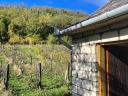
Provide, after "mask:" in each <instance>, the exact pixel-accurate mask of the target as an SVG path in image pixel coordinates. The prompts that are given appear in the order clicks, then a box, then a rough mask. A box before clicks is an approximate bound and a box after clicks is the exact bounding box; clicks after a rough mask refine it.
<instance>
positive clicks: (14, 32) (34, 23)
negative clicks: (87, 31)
mask: <svg viewBox="0 0 128 96" xmlns="http://www.w3.org/2000/svg"><path fill="white" fill-rule="evenodd" d="M85 17H86V15H85V14H83V13H81V12H73V11H68V10H64V9H53V8H45V7H44V8H37V7H34V8H25V7H19V6H14V7H1V8H0V34H1V35H0V41H1V42H4V41H5V42H8V41H9V43H11V44H12V43H23V42H24V39H25V43H26V42H27V43H33V42H36V43H38V42H40V41H42V40H43V41H47V38H50V37H49V34H52V33H53V26H55V27H58V28H59V29H62V28H64V27H66V26H69V25H71V24H73V23H75V22H78V21H79V20H82V19H83V18H85ZM33 36H36V37H38V38H36V40H35V38H33ZM13 38H14V40H13ZM51 38H53V37H52V35H51ZM10 39H11V40H10ZM20 39H21V40H20ZM30 39H31V40H30ZM33 39H34V40H33ZM15 40H16V41H15ZM48 40H49V39H48ZM51 43H52V42H51ZM53 43H55V42H53Z"/></svg>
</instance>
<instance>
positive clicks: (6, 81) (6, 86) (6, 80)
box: [5, 64, 10, 90]
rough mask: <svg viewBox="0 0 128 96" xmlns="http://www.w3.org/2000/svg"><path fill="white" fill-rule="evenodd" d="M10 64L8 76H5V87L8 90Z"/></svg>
mask: <svg viewBox="0 0 128 96" xmlns="http://www.w3.org/2000/svg"><path fill="white" fill-rule="evenodd" d="M9 71H10V70H9V64H8V65H7V71H6V78H5V88H6V90H8V85H9V84H8V83H9Z"/></svg>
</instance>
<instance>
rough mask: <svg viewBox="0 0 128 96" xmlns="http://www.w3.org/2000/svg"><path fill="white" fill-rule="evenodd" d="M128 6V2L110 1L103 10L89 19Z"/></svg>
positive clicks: (124, 0) (120, 0)
mask: <svg viewBox="0 0 128 96" xmlns="http://www.w3.org/2000/svg"><path fill="white" fill-rule="evenodd" d="M125 4H128V0H110V1H109V2H108V3H107V4H105V5H104V6H103V7H102V8H100V9H99V10H97V11H96V12H94V13H93V14H92V15H91V16H89V18H92V17H95V16H98V15H101V14H103V13H105V12H109V11H111V10H113V9H115V8H118V7H120V6H123V5H125Z"/></svg>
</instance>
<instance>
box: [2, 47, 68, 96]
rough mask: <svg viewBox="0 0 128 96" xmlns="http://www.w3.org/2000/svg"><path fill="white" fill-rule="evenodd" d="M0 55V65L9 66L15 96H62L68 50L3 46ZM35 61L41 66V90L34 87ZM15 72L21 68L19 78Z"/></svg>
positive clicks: (35, 80) (10, 83)
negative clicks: (0, 63)
mask: <svg viewBox="0 0 128 96" xmlns="http://www.w3.org/2000/svg"><path fill="white" fill-rule="evenodd" d="M0 54H1V57H0V61H1V62H2V65H5V64H8V63H9V64H10V65H11V74H10V81H9V88H10V92H11V93H12V94H13V95H14V96H63V94H64V93H65V92H67V91H68V89H67V86H66V84H65V80H64V75H65V70H66V68H67V64H68V62H69V50H68V49H66V48H65V47H63V46H61V45H18V46H15V47H14V46H10V45H5V46H3V47H1V52H0ZM13 59H14V60H13ZM38 62H41V63H42V73H43V74H42V85H43V89H42V90H40V89H38V88H37V87H36V82H37V79H36V75H35V74H36V71H35V68H36V66H37V65H36V64H37V63H38ZM14 65H16V66H18V67H17V70H14ZM35 65H36V66H35ZM18 69H23V73H22V74H20V75H19V74H18Z"/></svg>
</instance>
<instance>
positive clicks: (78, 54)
mask: <svg viewBox="0 0 128 96" xmlns="http://www.w3.org/2000/svg"><path fill="white" fill-rule="evenodd" d="M127 26H128V23H127V22H126V21H122V22H120V23H117V24H113V25H111V26H108V27H107V26H106V27H104V28H100V29H97V30H95V32H93V33H96V34H93V35H88V34H87V33H86V32H85V33H82V34H78V35H77V36H75V38H73V45H74V47H73V53H72V94H73V96H98V79H97V78H98V64H97V58H96V44H97V43H98V44H99V43H108V42H115V41H116V42H117V41H118V42H120V41H121V42H123V41H124V40H128V28H127ZM91 32H92V31H90V33H91ZM88 33H89V32H88ZM86 35H87V36H86ZM76 37H77V38H76Z"/></svg>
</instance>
